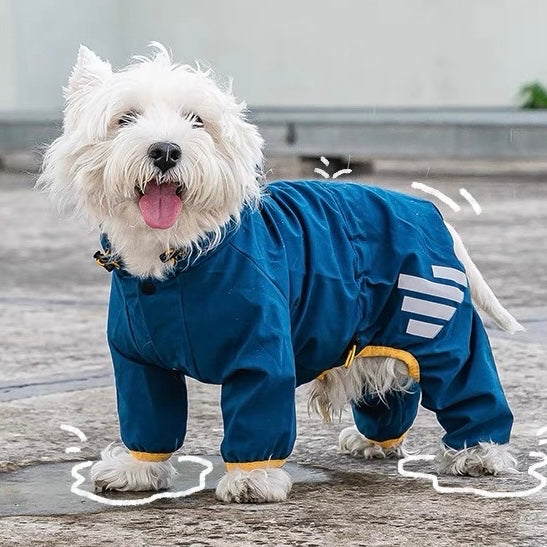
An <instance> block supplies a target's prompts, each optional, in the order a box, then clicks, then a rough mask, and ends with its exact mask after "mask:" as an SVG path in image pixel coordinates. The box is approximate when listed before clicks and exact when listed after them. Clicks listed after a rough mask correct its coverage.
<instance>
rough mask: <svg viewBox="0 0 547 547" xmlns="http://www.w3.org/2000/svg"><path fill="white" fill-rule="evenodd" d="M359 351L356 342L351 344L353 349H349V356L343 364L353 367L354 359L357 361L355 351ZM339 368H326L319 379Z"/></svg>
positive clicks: (345, 366)
mask: <svg viewBox="0 0 547 547" xmlns="http://www.w3.org/2000/svg"><path fill="white" fill-rule="evenodd" d="M356 351H357V346H356V345H355V344H354V345H353V346H351V349H350V350H349V351H348V356H347V357H346V362H345V363H344V364H343V365H342V366H343V367H344V368H349V367H351V365H352V363H353V361H355V352H356ZM335 368H338V367H333V368H328V369H327V370H324V371H323V372H322V373H321V374H320V375H319V376H317V380H323V379H324V378H325V376H326V375H327V374H328V373H329V371H331V370H333V369H335Z"/></svg>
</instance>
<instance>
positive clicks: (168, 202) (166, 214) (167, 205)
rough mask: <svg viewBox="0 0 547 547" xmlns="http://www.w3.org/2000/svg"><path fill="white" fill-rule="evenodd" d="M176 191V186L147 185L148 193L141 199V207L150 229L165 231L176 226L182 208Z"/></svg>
mask: <svg viewBox="0 0 547 547" xmlns="http://www.w3.org/2000/svg"><path fill="white" fill-rule="evenodd" d="M176 191H177V187H176V185H174V184H156V183H154V182H150V183H149V184H147V185H146V192H145V193H144V195H143V196H142V197H141V198H140V199H139V207H140V209H141V213H142V216H143V218H144V222H146V224H148V226H150V228H156V229H159V230H165V229H167V228H171V226H173V224H175V222H176V221H177V218H178V216H179V213H180V210H181V208H182V201H181V200H180V198H179V197H178V196H177V194H176Z"/></svg>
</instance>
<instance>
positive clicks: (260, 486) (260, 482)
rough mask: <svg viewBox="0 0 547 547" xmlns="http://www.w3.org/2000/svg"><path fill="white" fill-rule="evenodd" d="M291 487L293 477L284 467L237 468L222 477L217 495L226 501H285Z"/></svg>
mask: <svg viewBox="0 0 547 547" xmlns="http://www.w3.org/2000/svg"><path fill="white" fill-rule="evenodd" d="M291 488H292V480H291V477H290V475H289V474H288V473H287V472H286V471H284V470H283V469H280V468H277V467H268V468H264V469H253V470H252V471H242V470H241V469H235V470H234V471H230V472H229V473H226V475H224V477H222V479H220V482H219V483H218V486H217V489H216V495H217V498H218V499H219V500H221V501H226V502H235V503H266V502H275V501H285V500H286V499H287V496H288V495H289V492H290V491H291Z"/></svg>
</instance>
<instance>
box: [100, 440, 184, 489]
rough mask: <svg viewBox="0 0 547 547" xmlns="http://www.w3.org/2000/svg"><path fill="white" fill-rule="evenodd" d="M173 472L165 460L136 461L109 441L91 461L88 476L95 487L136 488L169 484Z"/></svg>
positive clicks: (158, 486)
mask: <svg viewBox="0 0 547 547" xmlns="http://www.w3.org/2000/svg"><path fill="white" fill-rule="evenodd" d="M176 474H177V472H176V470H175V468H174V467H173V465H172V464H171V463H170V462H169V461H163V462H143V461H139V460H137V459H135V458H134V457H133V456H131V454H130V453H129V452H128V451H127V450H126V449H125V448H124V447H123V446H113V445H109V446H107V447H106V448H105V449H104V450H103V451H102V452H101V459H100V460H99V461H98V462H97V463H95V464H94V465H93V467H92V468H91V471H90V472H89V477H90V479H91V481H92V483H93V484H94V486H95V489H96V490H120V491H134V492H139V491H143V490H164V489H166V488H169V487H171V486H172V485H173V483H174V481H175V475H176Z"/></svg>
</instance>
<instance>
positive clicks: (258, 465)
mask: <svg viewBox="0 0 547 547" xmlns="http://www.w3.org/2000/svg"><path fill="white" fill-rule="evenodd" d="M286 461H287V460H263V461H259V462H242V463H228V462H226V463H225V465H226V470H227V471H234V470H235V469H241V470H242V471H252V470H253V469H266V468H268V467H281V466H282V465H283V464H284V463H285V462H286Z"/></svg>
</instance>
